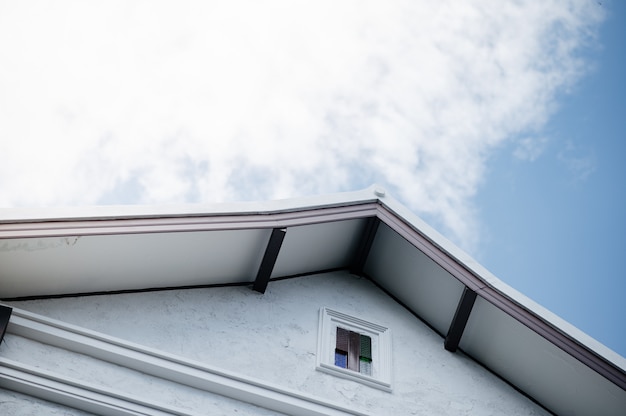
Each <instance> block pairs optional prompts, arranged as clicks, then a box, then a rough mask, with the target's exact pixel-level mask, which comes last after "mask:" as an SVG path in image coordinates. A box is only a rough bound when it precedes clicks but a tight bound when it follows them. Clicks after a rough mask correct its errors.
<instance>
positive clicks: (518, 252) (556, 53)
mask: <svg viewBox="0 0 626 416" xmlns="http://www.w3.org/2000/svg"><path fill="white" fill-rule="evenodd" d="M625 27H626V9H625V7H624V3H623V2H618V1H602V2H598V1H593V0H544V1H536V0H527V1H523V0H517V1H506V0H498V1H496V0H467V1H458V0H455V1H453V0H422V1H416V0H409V1H395V0H393V1H384V2H381V1H366V0H355V1H337V0H335V1H320V0H316V1H308V2H304V1H282V2H281V1H266V2H261V1H223V2H207V1H202V2H200V1H198V2H193V1H190V2H184V1H121V2H115V1H106V2H82V1H54V2H52V1H20V2H9V1H2V0H0V207H33V206H44V207H45V206H66V205H71V206H76V205H94V204H156V203H159V204H160V203H180V202H190V203H195V202H220V201H235V200H257V199H274V198H285V197H294V196H302V195H311V194H319V193H329V192H337V191H347V190H355V189H361V188H365V187H367V186H369V185H371V184H372V183H378V184H381V185H382V186H384V187H385V188H386V189H387V191H388V192H389V193H390V194H392V195H393V196H395V197H396V198H397V199H399V200H400V201H402V202H403V203H404V204H406V205H407V206H409V207H410V208H411V209H413V210H414V211H415V212H416V213H417V214H418V215H421V216H422V217H423V218H425V219H426V220H427V221H429V222H430V223H431V224H432V225H433V226H435V228H437V229H439V230H440V231H441V232H442V233H443V234H444V235H446V236H447V237H448V238H450V239H451V240H452V241H454V242H455V243H457V244H458V245H460V246H461V247H462V248H464V249H465V250H466V251H468V252H470V253H471V254H472V255H473V256H475V257H476V258H477V259H478V260H479V261H482V262H483V263H484V264H485V266H486V267H487V268H489V269H491V270H492V271H493V272H494V273H495V274H496V275H497V276H498V277H500V278H501V279H502V280H504V281H505V282H507V283H509V284H510V285H512V286H513V287H515V288H517V289H518V290H520V291H522V292H523V293H525V294H527V295H528V296H529V297H531V298H533V299H535V300H537V301H538V302H539V303H541V304H543V305H545V306H546V307H548V308H549V309H552V310H553V311H554V312H556V313H557V314H559V315H561V316H562V317H564V318H565V319H567V320H569V321H571V322H572V323H574V324H575V325H577V326H579V327H580V328H581V329H582V330H584V331H585V332H587V333H589V334H590V335H592V336H594V337H596V338H598V339H599V340H600V341H601V342H603V343H605V344H607V345H608V346H609V347H611V348H613V349H615V350H616V351H618V352H620V353H621V354H622V355H626V336H625V335H624V334H623V332H624V331H617V330H616V329H617V328H618V327H624V318H623V317H624V316H626V306H624V302H623V301H622V299H623V298H624V295H625V294H626V283H625V280H626V279H625V275H624V273H625V272H624V270H626V267H625V266H626V262H625V260H624V257H625V256H624V255H623V254H622V253H621V249H623V248H624V247H626V238H625V237H624V235H625V234H626V233H625V232H626V221H625V220H624V215H625V214H624V212H626V204H625V203H624V201H623V199H624V198H623V194H624V191H623V188H624V182H625V179H626V170H625V168H624V167H623V165H624V163H623V162H624V156H626V152H625V150H626V149H625V147H626V144H624V139H625V138H624V137H623V136H624V130H625V129H624V127H625V122H624V114H623V111H624V109H625V108H626V99H625V98H624V97H625V95H626V89H625V88H624V84H625V81H624V75H623V74H624V73H626V65H625V63H624V61H625V60H626V51H625V48H626V41H624V40H622V39H626V29H625ZM620 325H621V326H620Z"/></svg>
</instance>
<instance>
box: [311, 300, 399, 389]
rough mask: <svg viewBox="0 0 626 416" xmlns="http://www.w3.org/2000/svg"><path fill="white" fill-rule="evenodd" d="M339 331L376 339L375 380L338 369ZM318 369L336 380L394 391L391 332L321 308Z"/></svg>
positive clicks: (373, 374) (374, 356) (373, 340)
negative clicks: (337, 346) (341, 379)
mask: <svg viewBox="0 0 626 416" xmlns="http://www.w3.org/2000/svg"><path fill="white" fill-rule="evenodd" d="M337 327H340V328H344V329H347V330H349V331H353V332H357V333H359V334H363V335H367V336H369V337H370V338H371V339H372V375H371V376H368V375H365V374H361V373H358V372H356V371H353V370H348V369H346V368H341V367H338V366H336V365H335V345H336V338H337ZM316 368H317V370H319V371H323V372H325V373H328V374H332V375H334V376H338V377H342V378H346V379H349V380H354V381H358V382H359V383H363V384H366V385H368V386H371V387H376V388H378V389H381V390H385V391H391V330H390V329H389V328H386V327H384V326H381V325H378V324H374V323H371V322H368V321H365V320H363V319H359V318H355V317H353V316H350V315H347V314H345V313H342V312H338V311H335V310H332V309H328V308H321V309H320V322H319V331H318V339H317V367H316Z"/></svg>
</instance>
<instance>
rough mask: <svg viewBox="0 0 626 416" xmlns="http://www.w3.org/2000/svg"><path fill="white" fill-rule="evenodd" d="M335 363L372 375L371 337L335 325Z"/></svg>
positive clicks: (341, 366)
mask: <svg viewBox="0 0 626 416" xmlns="http://www.w3.org/2000/svg"><path fill="white" fill-rule="evenodd" d="M336 339H337V340H336V342H335V365H336V366H337V367H340V368H347V369H348V370H352V371H357V372H359V373H361V374H365V375H367V376H371V375H372V338H371V337H369V336H368V335H363V334H359V333H358V332H354V331H349V330H347V329H344V328H340V327H337V336H336Z"/></svg>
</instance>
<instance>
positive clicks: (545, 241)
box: [476, 1, 626, 356]
mask: <svg viewBox="0 0 626 416" xmlns="http://www.w3.org/2000/svg"><path fill="white" fill-rule="evenodd" d="M603 6H604V7H606V8H607V12H608V13H607V17H606V20H605V21H604V23H603V24H602V25H601V26H600V28H599V31H598V42H597V43H594V44H593V45H591V46H590V47H589V48H588V49H586V51H585V53H584V55H583V56H585V59H586V62H587V65H588V66H589V68H590V69H589V72H588V73H587V74H586V75H585V76H584V77H583V78H582V79H581V80H580V81H579V82H578V83H577V84H576V85H575V86H574V87H573V88H572V89H571V90H570V91H569V92H567V93H564V94H562V95H560V96H559V99H558V105H559V108H558V110H557V111H556V113H555V114H554V115H553V116H552V117H551V119H550V120H549V122H548V123H547V124H546V126H545V127H544V128H543V129H542V134H544V135H545V136H546V137H547V138H548V139H547V143H546V145H545V146H546V149H545V150H544V151H543V153H542V154H541V156H539V157H538V158H537V159H535V160H534V161H532V162H526V161H519V160H516V159H515V158H514V157H513V156H512V149H511V146H508V147H507V146H505V147H503V148H502V149H500V150H499V151H498V152H496V153H495V154H494V155H493V156H492V159H491V160H490V162H489V168H488V169H489V173H488V174H487V175H486V179H485V183H484V185H483V186H482V187H481V189H480V191H479V192H478V194H477V195H476V206H477V208H478V210H479V211H480V217H481V221H482V223H483V225H484V226H485V227H486V228H487V230H488V231H487V233H488V234H489V237H488V238H487V239H486V241H485V244H484V245H483V246H482V247H481V254H480V255H479V256H477V257H478V258H479V259H480V260H481V262H482V263H483V264H484V265H485V266H486V267H487V268H488V269H490V270H491V271H492V272H494V273H495V274H496V275H497V276H499V277H500V278H501V279H502V280H504V281H506V282H507V283H509V284H510V285H511V286H513V287H515V288H516V289H518V290H520V291H521V292H523V293H524V294H526V295H527V296H529V297H530V298H532V299H533V300H535V301H537V302H539V303H540V304H542V305H544V306H545V307H547V308H548V309H550V310H552V311H553V312H555V313H556V314H558V315H560V316H561V317H563V318H564V319H566V320H568V321H569V322H572V323H574V324H575V325H576V326H577V327H579V328H580V329H582V330H583V331H584V332H586V333H588V334H590V335H591V336H593V337H594V338H596V339H598V340H599V341H601V342H602V343H604V344H605V345H607V346H609V347H611V348H612V349H614V350H615V351H617V352H619V353H620V354H621V355H622V356H626V332H625V331H624V329H625V328H626V302H624V296H625V295H626V274H625V271H626V256H625V255H624V248H626V191H625V189H626V163H625V158H626V118H625V115H626V113H625V111H626V3H625V2H621V1H615V2H603Z"/></svg>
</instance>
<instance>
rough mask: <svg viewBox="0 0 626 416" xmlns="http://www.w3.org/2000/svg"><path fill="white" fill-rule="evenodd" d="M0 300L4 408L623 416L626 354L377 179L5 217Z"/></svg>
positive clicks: (1, 220)
mask: <svg viewBox="0 0 626 416" xmlns="http://www.w3.org/2000/svg"><path fill="white" fill-rule="evenodd" d="M0 299H2V306H1V307H0V335H2V336H3V340H2V343H1V344H0V414H2V415H5V414H7V415H18V414H19V415H42V414H63V415H79V414H101V415H139V414H141V415H143V414H149V415H165V414H175V415H207V414H210V415H213V414H239V415H275V414H290V415H435V414H436V415H470V414H471V415H549V414H558V415H624V414H626V371H625V369H626V360H625V359H624V358H623V357H620V356H619V355H617V354H615V353H614V352H612V351H610V350H609V349H607V348H606V347H604V346H603V345H601V344H599V343H598V342H596V341H594V340H593V339H591V338H590V337H588V336H586V335H585V334H583V333H581V332H580V331H578V330H577V329H576V328H574V327H572V326H571V325H569V324H568V323H566V322H564V321H563V320H561V319H559V318H558V317H556V316H555V315H553V314H552V313H550V312H549V311H547V310H545V309H543V308H542V307H541V306H539V305H537V304H535V303H533V302H532V301H530V300H529V299H527V298H525V297H524V296H523V295H521V294H520V293H518V292H516V291H515V290H513V289H511V288H510V287H508V286H507V285H505V284H504V283H502V282H501V281H500V280H498V279H497V278H495V277H494V276H493V275H492V274H490V273H489V272H488V271H487V270H485V269H484V268H483V267H481V266H480V265H479V264H478V263H476V261H474V260H473V259H471V258H470V257H469V256H468V255H467V254H465V253H464V252H462V251H461V250H459V249H458V248H457V247H455V246H454V245H453V244H451V243H450V242H448V241H447V240H446V239H445V238H443V237H442V236H441V235H439V234H438V233H437V232H436V231H434V230H433V229H432V228H430V227H429V226H428V225H426V224H425V223H424V222H423V221H421V220H420V219H419V218H417V217H416V216H415V215H413V214H412V213H411V212H409V211H408V210H407V209H406V208H404V207H402V206H401V205H400V204H398V203H397V202H396V201H395V200H393V199H392V198H390V197H389V196H388V195H385V193H384V191H383V190H381V189H380V188H377V187H375V186H374V187H371V188H369V189H366V190H364V191H359V192H354V193H345V194H337V195H330V196H324V197H315V198H302V199H298V200H286V201H272V202H263V203H237V204H228V205H217V206H215V205H212V206H204V205H194V206H175V207H133V206H127V207H98V208H92V209H89V210H84V209H75V210H72V209H68V210H60V211H51V210H46V211H36V210H35V211H26V210H4V211H0ZM5 331H6V332H5Z"/></svg>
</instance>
